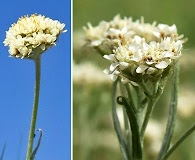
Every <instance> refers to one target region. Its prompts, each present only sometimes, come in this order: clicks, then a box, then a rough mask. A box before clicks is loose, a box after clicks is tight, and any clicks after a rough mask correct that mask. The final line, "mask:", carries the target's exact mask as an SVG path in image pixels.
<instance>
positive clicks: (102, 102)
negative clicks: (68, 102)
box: [73, 0, 195, 160]
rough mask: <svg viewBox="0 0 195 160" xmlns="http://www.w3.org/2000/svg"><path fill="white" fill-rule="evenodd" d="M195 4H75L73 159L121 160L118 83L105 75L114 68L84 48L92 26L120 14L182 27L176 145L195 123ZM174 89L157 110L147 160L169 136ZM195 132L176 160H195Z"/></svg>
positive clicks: (110, 0) (184, 0)
mask: <svg viewBox="0 0 195 160" xmlns="http://www.w3.org/2000/svg"><path fill="white" fill-rule="evenodd" d="M194 6H195V1H190V0H181V1H177V0H172V1H168V0H165V1H160V0H143V1H140V0H134V1H131V0H120V1H119V0H107V1H106V0H104V1H102V0H99V1H95V0H82V1H80V0H74V1H73V62H74V64H73V159H74V160H99V159H101V160H111V159H112V160H121V159H122V156H121V152H120V148H119V144H118V140H117V136H116V134H115V131H114V128H113V122H112V116H111V115H112V113H111V86H112V82H111V80H110V79H109V78H108V76H107V75H105V74H104V73H103V72H102V70H103V69H105V68H107V67H108V66H109V64H110V63H109V62H108V61H106V60H104V59H103V58H102V57H101V56H100V55H99V54H98V53H97V52H95V51H93V50H91V49H86V48H83V47H82V45H83V34H84V32H83V30H82V27H83V26H86V24H87V22H91V23H92V25H94V26H95V25H97V24H98V23H99V21H101V20H106V21H109V20H111V19H112V18H113V17H114V16H115V15H116V14H120V15H121V17H124V16H127V17H130V16H131V17H132V18H133V20H136V19H139V18H140V17H141V16H144V19H145V21H146V22H149V23H152V22H153V21H157V22H158V23H165V24H169V25H172V24H176V26H177V28H178V32H179V34H184V35H185V37H187V38H188V42H186V43H185V44H184V50H183V52H182V54H183V56H182V57H181V59H180V64H181V68H180V89H179V107H178V114H177V121H176V129H175V133H174V137H173V140H172V142H175V141H176V140H177V139H178V138H179V137H180V136H181V135H182V134H183V132H184V131H185V130H186V129H187V128H188V127H189V126H191V124H192V123H194V122H195V117H194V115H195V98H194V97H195V74H194V70H195V59H194V56H195V50H194V47H195V44H194V42H195V31H194V28H195V14H194ZM170 89H171V85H170V84H169V83H167V86H166V89H165V92H164V93H163V96H162V97H161V99H160V100H159V102H158V104H157V105H156V108H155V109H154V112H153V115H152V119H151V123H150V126H149V127H148V132H147V135H146V139H145V146H147V148H145V150H144V160H153V159H155V157H156V154H157V152H158V149H159V147H160V146H159V145H160V142H161V141H162V139H161V138H162V137H163V135H164V130H163V129H164V128H165V126H166V118H167V114H168V104H169V98H170ZM194 146H195V133H193V134H192V135H191V136H190V137H188V138H187V139H186V141H184V143H183V144H182V145H181V146H180V147H179V148H178V149H177V150H176V151H175V152H174V153H173V155H172V156H171V157H170V160H175V159H176V160H184V159H185V160H194V159H195V153H194Z"/></svg>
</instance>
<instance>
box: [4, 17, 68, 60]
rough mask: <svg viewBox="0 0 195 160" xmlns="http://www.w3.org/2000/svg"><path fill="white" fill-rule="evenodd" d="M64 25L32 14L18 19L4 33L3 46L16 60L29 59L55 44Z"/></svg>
mask: <svg viewBox="0 0 195 160" xmlns="http://www.w3.org/2000/svg"><path fill="white" fill-rule="evenodd" d="M64 27H65V24H63V23H60V22H59V21H57V20H52V19H50V18H47V17H45V16H42V15H37V14H32V15H31V16H28V15H26V16H24V17H21V18H19V20H18V21H17V23H14V24H12V26H11V27H10V28H9V30H8V31H7V32H6V39H5V40H4V45H5V46H9V53H10V55H11V56H12V57H16V58H31V57H32V56H33V53H39V54H41V53H43V52H44V51H46V50H47V49H48V48H50V47H51V46H53V45H55V42H56V40H57V38H58V36H59V35H60V33H61V32H66V30H63V28H64Z"/></svg>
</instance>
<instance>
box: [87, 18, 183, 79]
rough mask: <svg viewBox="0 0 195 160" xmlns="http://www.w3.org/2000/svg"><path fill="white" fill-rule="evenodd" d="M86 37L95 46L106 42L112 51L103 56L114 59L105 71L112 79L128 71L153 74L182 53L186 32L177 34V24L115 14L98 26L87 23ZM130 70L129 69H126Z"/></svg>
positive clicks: (123, 76)
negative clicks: (122, 17)
mask: <svg viewBox="0 0 195 160" xmlns="http://www.w3.org/2000/svg"><path fill="white" fill-rule="evenodd" d="M84 30H85V32H86V41H87V43H88V44H90V45H91V46H93V47H99V48H101V49H103V48H102V47H101V46H105V45H106V46H107V47H109V48H110V51H109V53H106V54H104V58H106V59H107V60H110V61H111V62H112V64H111V66H110V67H109V69H107V70H105V71H104V72H105V73H107V74H109V75H110V77H111V79H112V80H116V78H117V77H118V76H121V77H122V78H123V79H124V80H125V79H127V77H129V76H128V74H131V75H133V74H134V72H135V73H136V74H142V75H145V74H146V75H152V74H156V73H157V72H158V71H159V70H161V72H162V71H163V69H165V68H166V67H168V66H169V65H170V64H172V62H174V61H175V60H177V59H178V58H179V57H180V56H181V49H182V44H183V43H184V42H185V39H182V38H183V35H180V36H179V35H178V33H177V28H176V26H175V25H172V26H168V25H166V24H158V25H157V24H156V22H154V23H153V24H149V23H144V20H143V18H141V20H137V21H135V22H133V21H132V18H124V19H121V18H120V16H119V15H117V16H115V17H114V19H113V20H112V21H110V22H105V21H102V22H100V24H99V25H98V26H96V27H92V25H91V24H90V23H88V28H86V27H84ZM127 70H128V72H129V73H127Z"/></svg>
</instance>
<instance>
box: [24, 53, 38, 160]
mask: <svg viewBox="0 0 195 160" xmlns="http://www.w3.org/2000/svg"><path fill="white" fill-rule="evenodd" d="M34 62H35V72H36V80H35V89H34V104H33V110H32V116H31V125H30V132H29V139H28V149H27V156H26V160H30V157H31V154H32V150H33V139H34V132H35V126H36V119H37V112H38V102H39V91H40V77H41V76H40V75H41V57H40V56H37V57H36V58H34Z"/></svg>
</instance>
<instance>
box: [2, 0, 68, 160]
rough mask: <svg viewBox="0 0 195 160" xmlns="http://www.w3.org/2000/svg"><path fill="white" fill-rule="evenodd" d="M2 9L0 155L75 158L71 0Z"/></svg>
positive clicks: (24, 159) (26, 159)
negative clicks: (72, 117) (72, 125)
mask: <svg viewBox="0 0 195 160" xmlns="http://www.w3.org/2000/svg"><path fill="white" fill-rule="evenodd" d="M0 13H1V15H4V16H3V17H2V18H1V19H0V41H1V42H0V43H1V45H0V77H1V78H0V127H1V129H0V160H12V159H13V160H35V159H36V160H43V159H46V160H54V159H56V160H64V159H66V160H68V159H71V0H67V1H63V0H55V3H53V1H47V2H44V1H38V0H35V1H33V2H26V1H25V0H18V1H14V0H7V1H5V2H4V3H3V4H2V5H1V6H0Z"/></svg>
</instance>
